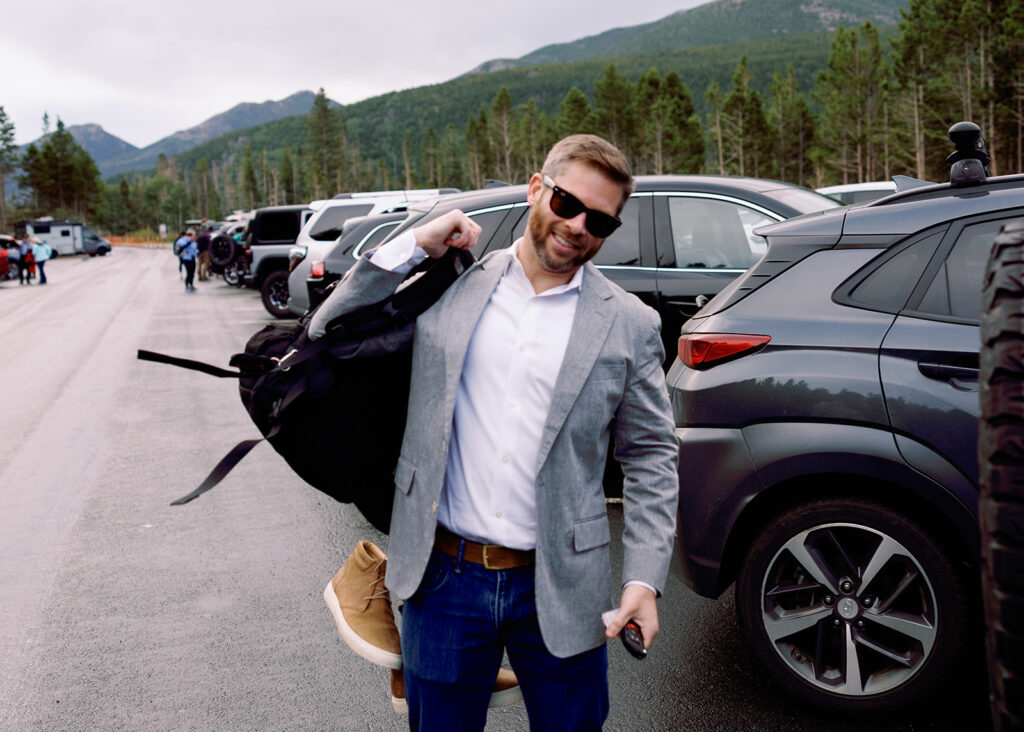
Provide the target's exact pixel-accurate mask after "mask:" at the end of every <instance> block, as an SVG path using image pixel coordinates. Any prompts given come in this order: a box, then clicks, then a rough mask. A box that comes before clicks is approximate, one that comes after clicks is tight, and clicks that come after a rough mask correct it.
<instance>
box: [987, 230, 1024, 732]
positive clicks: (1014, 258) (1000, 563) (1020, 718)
mask: <svg viewBox="0 0 1024 732" xmlns="http://www.w3.org/2000/svg"><path fill="white" fill-rule="evenodd" d="M979 378H980V381H981V423H980V429H979V435H978V464H979V466H980V470H981V476H980V478H981V496H980V499H979V506H978V513H979V517H980V521H981V537H982V559H983V572H982V590H983V595H984V603H985V621H986V629H987V632H986V637H985V640H986V642H985V645H986V650H987V652H988V661H989V664H988V665H989V682H990V698H991V702H992V719H993V723H994V725H995V728H996V730H997V731H998V732H1007V731H1008V730H1024V219H1018V220H1015V221H1013V222H1011V223H1008V224H1006V225H1004V226H1003V228H1002V230H1001V231H1000V233H999V234H998V235H997V236H996V239H995V243H994V244H993V247H992V253H991V255H990V256H989V260H988V265H987V267H986V270H985V280H984V286H983V291H982V321H981V369H980V375H979Z"/></svg>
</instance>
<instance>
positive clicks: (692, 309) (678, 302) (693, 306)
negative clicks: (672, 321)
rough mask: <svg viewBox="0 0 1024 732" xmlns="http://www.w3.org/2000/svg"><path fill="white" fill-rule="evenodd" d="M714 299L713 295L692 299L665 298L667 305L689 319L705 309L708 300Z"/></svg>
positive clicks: (693, 297)
mask: <svg viewBox="0 0 1024 732" xmlns="http://www.w3.org/2000/svg"><path fill="white" fill-rule="evenodd" d="M713 297H714V295H713V294H712V295H694V296H692V297H667V298H665V304H666V305H671V306H672V307H673V308H675V309H676V310H678V311H679V312H682V313H685V314H686V315H687V316H688V317H689V316H690V315H693V314H694V313H696V312H697V311H698V310H700V309H701V308H702V307H704V306H705V305H706V304H707V302H708V300H710V299H711V298H713Z"/></svg>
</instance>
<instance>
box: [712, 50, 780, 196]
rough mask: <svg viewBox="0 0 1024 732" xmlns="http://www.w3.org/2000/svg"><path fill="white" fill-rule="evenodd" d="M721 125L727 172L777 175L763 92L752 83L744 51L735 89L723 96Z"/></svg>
mask: <svg viewBox="0 0 1024 732" xmlns="http://www.w3.org/2000/svg"><path fill="white" fill-rule="evenodd" d="M721 128H722V138H721V139H722V148H723V160H724V167H725V170H726V172H727V173H729V174H730V175H746V176H754V177H761V178H770V177H772V176H773V175H774V168H775V165H774V162H775V161H774V160H773V158H772V155H771V138H770V133H769V130H768V122H767V120H766V119H765V116H764V106H763V104H762V103H761V95H760V94H758V93H757V91H756V90H755V89H754V88H753V87H752V86H751V77H750V71H749V69H748V68H747V57H746V56H745V55H744V56H743V57H742V58H741V59H740V62H739V63H738V64H737V65H736V69H735V71H734V72H733V76H732V90H731V91H730V92H729V94H727V95H726V97H725V99H724V100H722V107H721Z"/></svg>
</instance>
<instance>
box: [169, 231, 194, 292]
mask: <svg viewBox="0 0 1024 732" xmlns="http://www.w3.org/2000/svg"><path fill="white" fill-rule="evenodd" d="M178 241H182V240H181V239H179V240H178ZM177 246H178V242H175V247H177ZM198 257H199V247H197V246H196V234H195V232H194V231H192V229H189V230H188V232H187V233H186V235H185V241H184V242H183V243H182V245H181V247H180V248H179V249H178V259H179V260H180V261H181V264H182V265H183V266H184V267H185V292H195V291H196V288H195V285H193V284H192V283H193V280H194V278H195V276H196V259H197V258H198Z"/></svg>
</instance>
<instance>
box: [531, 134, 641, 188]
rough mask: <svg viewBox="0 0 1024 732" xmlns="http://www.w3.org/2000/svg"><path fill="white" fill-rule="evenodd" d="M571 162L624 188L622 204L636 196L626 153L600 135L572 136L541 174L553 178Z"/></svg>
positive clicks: (561, 143) (558, 147) (557, 145)
mask: <svg viewBox="0 0 1024 732" xmlns="http://www.w3.org/2000/svg"><path fill="white" fill-rule="evenodd" d="M570 163H583V164H584V165H589V166H590V167H591V168H594V169H595V170H597V171H599V172H601V173H603V174H604V175H606V176H607V177H608V178H609V179H611V180H612V181H614V182H615V183H618V184H619V185H620V186H622V203H623V204H625V203H626V199H627V198H629V196H630V195H631V194H632V193H633V172H632V170H631V169H630V166H629V161H628V160H626V156H625V155H623V154H622V151H621V150H619V148H617V147H615V145H613V144H611V143H610V142H608V141H607V140H605V139H604V138H603V137H598V136H597V135H569V137H565V138H562V139H561V140H559V141H558V142H556V143H555V145H554V147H552V148H551V150H550V151H549V152H548V156H547V158H546V159H545V160H544V167H542V168H541V174H542V175H547V176H551V177H552V178H553V177H555V176H556V175H558V174H559V173H562V172H563V171H564V170H565V169H566V168H567V167H568V166H569V164H570Z"/></svg>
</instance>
